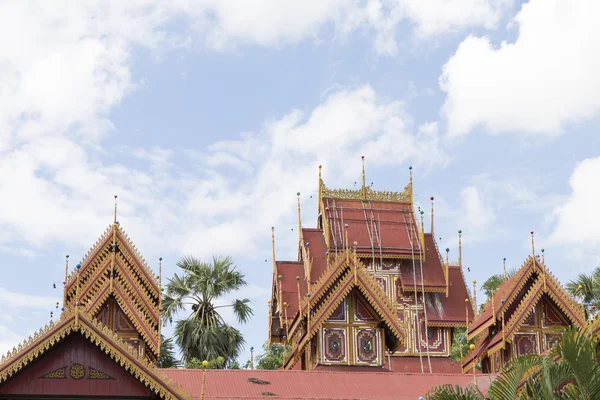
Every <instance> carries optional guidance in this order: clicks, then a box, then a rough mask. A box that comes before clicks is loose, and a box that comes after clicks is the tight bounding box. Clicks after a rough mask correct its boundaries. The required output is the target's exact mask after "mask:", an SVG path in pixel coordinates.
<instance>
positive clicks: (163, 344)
mask: <svg viewBox="0 0 600 400" xmlns="http://www.w3.org/2000/svg"><path fill="white" fill-rule="evenodd" d="M156 364H157V366H158V368H177V367H179V361H178V360H177V359H176V358H175V345H174V344H173V339H171V338H168V339H167V338H165V337H164V336H163V335H160V356H158V360H157V362H156Z"/></svg>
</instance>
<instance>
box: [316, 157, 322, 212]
mask: <svg viewBox="0 0 600 400" xmlns="http://www.w3.org/2000/svg"><path fill="white" fill-rule="evenodd" d="M322 168H323V166H322V165H321V164H319V198H318V199H317V201H318V202H319V204H318V211H319V213H322V212H323V210H322V209H321V206H322V204H321V203H322V200H321V199H322V198H323V179H322V178H321V169H322Z"/></svg>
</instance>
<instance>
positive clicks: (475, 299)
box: [473, 279, 477, 316]
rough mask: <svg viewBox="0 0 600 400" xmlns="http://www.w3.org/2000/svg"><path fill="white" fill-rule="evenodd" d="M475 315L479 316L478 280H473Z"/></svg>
mask: <svg viewBox="0 0 600 400" xmlns="http://www.w3.org/2000/svg"><path fill="white" fill-rule="evenodd" d="M473 315H474V316H477V280H475V279H473Z"/></svg>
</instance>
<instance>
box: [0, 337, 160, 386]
mask: <svg viewBox="0 0 600 400" xmlns="http://www.w3.org/2000/svg"><path fill="white" fill-rule="evenodd" d="M74 364H79V365H81V366H83V367H84V368H85V375H84V376H83V377H82V378H81V379H73V378H72V376H71V374H70V370H71V367H72V366H73V365H74ZM63 367H66V368H65V378H64V379H48V378H44V376H45V375H47V374H49V373H51V372H53V371H56V370H60V369H61V368H63ZM90 368H93V369H95V370H97V371H100V372H102V373H103V374H105V375H108V376H110V377H112V378H113V379H100V380H99V379H90V378H91V377H90ZM1 394H20V395H26V394H28V395H31V394H46V395H84V396H85V395H101V396H117V395H118V396H144V397H149V396H152V393H151V392H150V390H149V389H148V388H146V387H145V386H144V385H143V384H141V383H140V382H138V381H137V380H136V379H135V378H134V377H133V376H132V375H131V374H129V373H128V372H127V371H125V370H124V369H123V368H122V367H121V366H120V365H118V364H117V363H115V362H114V361H113V360H112V359H110V357H109V356H108V355H106V354H105V353H104V352H103V351H101V350H100V349H98V348H97V347H96V346H94V345H93V344H92V343H90V342H89V341H88V340H87V339H86V338H84V337H83V336H81V335H79V334H72V335H70V336H69V337H68V338H67V339H66V340H65V341H64V342H63V343H61V344H59V345H57V346H56V347H55V348H54V349H52V350H50V351H49V352H47V353H46V354H44V355H43V356H42V357H41V358H39V359H37V360H36V361H34V362H33V363H32V364H30V365H29V366H27V367H26V368H25V369H24V370H23V371H20V372H19V373H17V375H16V376H14V377H13V378H11V379H9V380H8V381H7V382H5V383H3V384H0V395H1Z"/></svg>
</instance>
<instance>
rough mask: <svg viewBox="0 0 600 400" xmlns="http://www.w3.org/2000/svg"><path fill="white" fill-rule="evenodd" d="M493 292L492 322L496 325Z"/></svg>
mask: <svg viewBox="0 0 600 400" xmlns="http://www.w3.org/2000/svg"><path fill="white" fill-rule="evenodd" d="M494 292H495V290H492V320H493V321H494V323H496V306H495V305H494Z"/></svg>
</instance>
